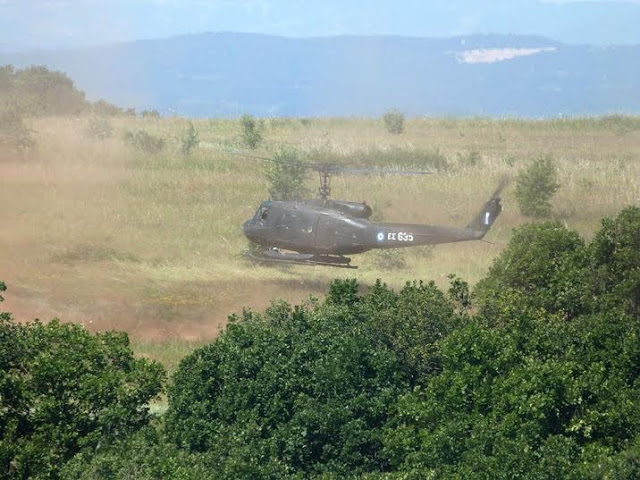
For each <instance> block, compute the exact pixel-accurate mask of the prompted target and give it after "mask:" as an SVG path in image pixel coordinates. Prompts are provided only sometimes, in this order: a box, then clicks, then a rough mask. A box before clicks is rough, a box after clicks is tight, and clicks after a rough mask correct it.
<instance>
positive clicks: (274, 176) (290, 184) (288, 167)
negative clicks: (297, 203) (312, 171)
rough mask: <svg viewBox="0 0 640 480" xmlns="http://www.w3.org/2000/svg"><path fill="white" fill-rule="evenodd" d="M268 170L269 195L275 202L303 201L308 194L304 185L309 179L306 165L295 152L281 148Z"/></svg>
mask: <svg viewBox="0 0 640 480" xmlns="http://www.w3.org/2000/svg"><path fill="white" fill-rule="evenodd" d="M273 160H274V161H273V162H269V164H268V165H267V169H266V176H267V180H269V183H270V186H269V195H270V196H271V198H272V199H274V200H302V199H303V198H304V197H305V195H306V194H307V193H308V190H307V189H306V188H305V186H304V183H305V180H306V178H307V168H306V166H305V163H304V162H303V161H302V160H301V159H300V158H299V157H298V156H297V154H296V153H295V151H294V150H291V149H287V148H284V147H281V148H280V149H279V150H278V151H277V152H276V153H275V155H274V156H273Z"/></svg>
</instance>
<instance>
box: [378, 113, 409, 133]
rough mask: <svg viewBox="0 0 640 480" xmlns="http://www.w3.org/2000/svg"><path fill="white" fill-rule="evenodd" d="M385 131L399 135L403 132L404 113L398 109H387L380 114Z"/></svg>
mask: <svg viewBox="0 0 640 480" xmlns="http://www.w3.org/2000/svg"><path fill="white" fill-rule="evenodd" d="M382 120H383V121H384V126H385V127H386V129H387V132H389V133H392V134H393V135H400V134H401V133H402V132H404V114H403V113H402V112H400V111H399V110H389V111H388V112H387V113H385V114H384V115H383V116H382Z"/></svg>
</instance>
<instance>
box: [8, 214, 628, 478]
mask: <svg viewBox="0 0 640 480" xmlns="http://www.w3.org/2000/svg"><path fill="white" fill-rule="evenodd" d="M639 239H640V208H636V207H631V208H627V209H625V210H624V211H622V212H621V213H620V214H619V215H618V216H617V217H615V218H612V219H605V220H603V222H602V227H601V229H600V231H599V232H598V233H597V234H596V235H595V237H594V238H593V240H592V241H591V242H586V241H584V240H583V239H582V238H581V237H580V236H579V235H578V234H577V233H576V232H573V231H571V230H568V229H567V228H565V227H564V226H563V225H562V224H560V223H555V222H546V223H537V224H530V225H525V226H523V227H521V228H520V229H518V230H517V231H516V232H515V233H514V235H513V238H512V240H511V242H510V243H509V245H508V247H507V248H506V249H505V250H504V251H503V252H502V254H501V255H500V256H499V257H498V258H497V259H496V261H495V262H494V264H493V266H492V267H491V269H490V271H489V273H488V275H487V277H486V278H485V279H483V280H482V281H480V282H479V284H478V285H477V286H476V288H475V289H474V291H473V292H470V291H469V288H468V285H467V284H466V283H465V282H464V281H462V280H461V279H458V278H456V277H455V276H452V277H451V284H450V287H449V289H448V290H446V291H443V290H441V289H439V288H437V287H436V286H435V285H434V284H433V283H421V282H418V283H416V282H414V283H407V284H406V286H405V287H404V288H402V289H401V290H399V291H394V290H392V289H390V288H388V287H387V286H386V285H385V284H383V283H381V282H378V283H376V284H375V285H373V286H371V287H370V288H368V289H367V290H366V291H362V289H359V288H358V285H357V284H356V282H355V281H354V280H344V281H335V282H333V283H332V284H331V286H330V288H329V292H328V295H327V297H326V299H325V300H324V301H318V300H316V299H310V300H309V301H307V302H306V303H304V304H302V305H298V306H291V305H288V304H287V303H284V302H275V303H274V304H273V305H272V306H271V307H270V308H268V309H267V310H266V311H265V312H263V313H256V312H250V311H245V312H243V314H242V315H240V316H232V317H231V318H230V320H229V324H228V327H227V329H226V330H225V331H224V332H223V333H222V334H221V335H220V336H219V338H218V339H216V340H215V341H214V342H213V343H211V344H210V345H207V346H204V347H202V348H199V349H197V350H195V351H194V352H192V353H191V354H190V355H188V356H187V357H186V358H185V359H184V360H183V361H182V362H181V364H180V365H179V367H178V369H177V371H176V373H175V374H174V375H173V378H172V379H171V381H170V382H169V384H168V387H167V393H168V411H167V412H166V414H164V415H163V416H162V417H161V418H155V419H154V418H152V417H150V416H149V414H148V412H147V410H146V407H145V405H146V404H147V402H148V401H149V399H150V398H152V397H153V396H154V395H157V394H158V393H160V392H161V391H162V385H163V371H162V369H161V367H159V366H158V365H157V364H155V363H153V362H148V361H145V360H140V359H137V360H136V359H134V358H133V356H132V353H131V350H130V348H129V346H128V344H127V341H126V336H125V335H124V334H117V333H107V334H97V335H90V334H88V333H87V332H85V331H84V330H83V329H81V328H80V327H77V326H70V325H63V324H60V323H58V322H53V323H50V324H48V325H46V326H45V325H42V324H40V323H37V322H36V323H33V324H29V325H17V324H15V323H14V322H13V321H12V320H11V319H10V318H9V316H8V315H4V317H3V319H2V323H1V324H0V326H1V328H0V372H1V373H0V375H2V377H0V378H1V380H0V399H1V402H2V404H1V405H0V442H1V443H0V462H1V463H0V468H2V469H4V472H5V476H6V477H8V478H27V477H30V476H32V477H38V476H41V477H45V476H50V477H54V478H55V477H61V478H76V479H90V478H91V479H94V478H122V479H124V478H140V479H155V478H184V479H187V478H205V479H206V478H211V479H213V478H273V479H278V478H348V477H352V478H356V477H357V478H370V479H373V478H389V479H393V478H398V479H400V478H403V479H405V478H456V479H463V478H464V479H466V478H491V479H494V478H505V479H507V478H508V479H511V478H530V479H554V478H568V479H585V478H586V479H589V478H593V479H596V478H598V479H599V478H616V479H618V478H621V479H635V478H639V477H640V401H639V399H640V242H639Z"/></svg>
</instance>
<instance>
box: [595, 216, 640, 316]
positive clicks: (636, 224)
mask: <svg viewBox="0 0 640 480" xmlns="http://www.w3.org/2000/svg"><path fill="white" fill-rule="evenodd" d="M591 252H592V262H593V263H592V266H593V269H594V270H595V272H594V274H593V275H592V276H591V279H592V284H591V285H592V291H593V292H594V293H595V294H596V295H597V297H598V300H599V301H600V302H603V303H606V304H607V305H609V306H610V307H618V306H623V308H624V309H625V310H626V311H627V312H629V313H632V314H634V315H636V316H637V315H640V208H638V207H628V208H626V209H624V210H623V211H622V212H620V214H619V215H618V216H617V217H615V218H605V219H603V220H602V228H601V229H600V231H599V232H597V233H596V235H595V237H594V239H593V242H592V244H591Z"/></svg>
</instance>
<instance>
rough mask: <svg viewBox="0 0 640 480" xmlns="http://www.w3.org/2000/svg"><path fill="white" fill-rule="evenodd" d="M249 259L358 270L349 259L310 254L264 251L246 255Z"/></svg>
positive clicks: (274, 250) (273, 250)
mask: <svg viewBox="0 0 640 480" xmlns="http://www.w3.org/2000/svg"><path fill="white" fill-rule="evenodd" d="M248 256H249V258H251V259H252V260H254V261H256V262H265V263H285V264H289V265H307V266H312V267H313V266H316V265H318V266H324V267H335V268H350V269H355V268H358V267H357V266H355V265H351V259H350V258H348V257H341V256H336V255H314V254H311V253H285V252H283V251H281V250H277V249H270V250H264V251H263V252H260V253H259V254H257V255H256V254H252V253H249V254H248Z"/></svg>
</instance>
